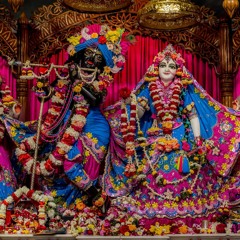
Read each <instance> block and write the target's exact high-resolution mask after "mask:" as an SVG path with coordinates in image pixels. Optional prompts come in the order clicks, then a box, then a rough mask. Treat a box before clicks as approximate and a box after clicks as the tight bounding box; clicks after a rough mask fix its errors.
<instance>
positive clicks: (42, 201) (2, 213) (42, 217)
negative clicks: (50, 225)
mask: <svg viewBox="0 0 240 240" xmlns="http://www.w3.org/2000/svg"><path fill="white" fill-rule="evenodd" d="M23 195H26V196H27V197H28V198H29V199H30V200H34V201H36V202H37V203H38V221H39V224H40V226H39V229H40V230H42V229H46V227H45V223H46V221H47V215H46V211H45V210H46V209H45V207H46V204H47V203H48V202H49V201H50V200H51V197H50V196H46V195H44V194H41V193H38V192H37V191H34V190H30V189H29V188H27V187H26V186H23V187H22V188H19V189H17V190H16V191H15V192H13V193H12V194H11V195H10V196H8V197H7V198H6V199H5V200H3V201H2V202H1V204H0V230H3V229H4V226H5V220H6V210H7V207H8V206H9V205H10V204H12V203H16V202H18V201H19V200H20V198H21V197H22V196H23ZM49 203H50V202H49ZM50 206H51V204H50Z"/></svg>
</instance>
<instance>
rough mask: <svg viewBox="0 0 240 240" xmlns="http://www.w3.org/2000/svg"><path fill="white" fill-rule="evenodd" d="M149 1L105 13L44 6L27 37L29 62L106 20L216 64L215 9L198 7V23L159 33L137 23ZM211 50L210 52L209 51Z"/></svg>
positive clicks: (60, 5) (59, 1)
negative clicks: (199, 12) (191, 26)
mask: <svg viewBox="0 0 240 240" xmlns="http://www.w3.org/2000/svg"><path fill="white" fill-rule="evenodd" d="M147 2H148V0H135V1H134V3H133V4H132V5H131V6H129V7H128V8H126V9H123V10H121V11H119V12H111V13H104V14H90V13H80V12H78V11H74V10H72V9H68V8H67V7H66V6H65V5H64V4H63V0H57V1H56V2H55V3H54V4H52V5H49V6H43V7H41V8H39V9H38V11H37V12H36V13H35V14H34V16H33V18H32V20H33V24H32V31H31V36H30V42H29V43H30V47H29V49H31V51H30V53H29V56H30V60H31V61H37V60H38V59H39V58H40V57H46V56H50V55H52V54H53V53H56V52H57V51H59V50H60V49H62V48H64V47H66V45H67V44H68V43H67V42H66V39H67V38H68V37H69V36H70V35H72V34H74V33H75V32H77V31H80V29H81V28H82V27H83V26H85V25H88V24H89V23H101V24H103V23H106V24H108V25H110V26H121V27H124V28H126V29H127V30H128V31H130V32H132V33H134V34H135V35H142V36H151V37H152V38H159V39H162V40H166V41H168V42H171V43H174V44H177V45H180V46H183V47H184V48H185V49H187V50H189V51H190V52H192V53H193V54H196V55H199V56H200V57H201V58H202V59H205V60H206V61H208V62H209V63H210V64H213V65H215V66H216V67H217V66H218V65H219V34H218V24H217V19H216V17H215V16H214V12H213V11H210V10H209V9H207V8H205V7H201V9H200V10H201V19H200V20H199V21H200V23H199V25H197V26H195V27H193V28H190V29H188V30H185V31H172V32H171V31H168V32H161V31H157V30H154V29H146V28H143V27H141V26H140V25H139V24H138V16H137V13H138V10H139V9H140V8H142V7H143V6H144V5H145V4H146V3H147ZM209 53H211V54H209Z"/></svg>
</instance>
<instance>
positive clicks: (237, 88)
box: [233, 66, 240, 99]
mask: <svg viewBox="0 0 240 240" xmlns="http://www.w3.org/2000/svg"><path fill="white" fill-rule="evenodd" d="M237 97H240V66H239V67H238V71H237V74H236V76H235V78H234V89H233V99H236V98H237Z"/></svg>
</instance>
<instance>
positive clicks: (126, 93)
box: [119, 87, 131, 99]
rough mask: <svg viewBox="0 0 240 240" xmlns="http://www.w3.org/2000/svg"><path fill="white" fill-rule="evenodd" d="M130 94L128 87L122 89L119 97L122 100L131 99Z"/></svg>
mask: <svg viewBox="0 0 240 240" xmlns="http://www.w3.org/2000/svg"><path fill="white" fill-rule="evenodd" d="M130 94H131V91H130V90H129V89H128V88H127V87H125V88H122V89H120V92H119V95H120V97H121V98H123V99H127V98H128V97H130Z"/></svg>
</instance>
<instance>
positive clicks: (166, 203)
mask: <svg viewBox="0 0 240 240" xmlns="http://www.w3.org/2000/svg"><path fill="white" fill-rule="evenodd" d="M192 79H193V76H192ZM148 84H149V83H148V82H144V79H143V80H142V81H140V83H139V84H138V86H137V87H136V89H135V90H134V92H135V94H136V97H137V99H138V98H139V97H142V96H144V97H145V98H147V99H148V103H149V104H150V110H149V111H146V112H145V114H144V115H143V117H142V118H141V119H140V127H141V131H143V134H144V136H145V137H146V138H148V139H150V138H152V137H149V136H148V132H147V131H148V129H149V128H150V127H151V126H152V123H153V119H152V114H155V113H156V110H155V109H154V107H153V106H152V100H151V96H150V93H149V89H148ZM191 102H194V106H195V108H196V111H197V115H198V117H199V121H200V129H201V137H202V138H204V139H205V141H206V142H208V144H209V146H208V149H205V151H206V154H205V157H204V160H203V159H202V161H200V162H194V161H195V160H194V159H195V158H194V156H195V154H196V153H194V151H195V149H194V148H193V145H191V143H192V142H193V141H194V136H193V131H192V129H191V128H189V126H186V124H185V121H184V119H183V118H182V116H181V113H180V112H179V116H178V117H177V118H176V124H175V125H176V127H175V128H174V129H173V133H172V136H173V137H174V138H176V139H178V142H179V144H180V151H178V150H177V151H171V152H161V151H158V149H157V148H156V145H154V144H155V142H156V141H157V139H158V137H153V138H152V139H151V140H150V141H149V142H150V143H151V144H150V145H149V146H148V147H147V148H146V149H145V150H144V149H141V148H139V147H138V148H137V155H135V157H134V159H133V163H134V164H136V165H137V166H138V168H141V171H140V172H138V169H137V172H136V174H135V175H134V176H130V177H129V176H126V174H125V167H126V165H127V164H128V160H127V158H126V156H125V143H124V142H123V138H122V135H121V129H120V126H121V119H120V116H121V101H119V102H117V103H116V104H115V105H112V106H109V107H108V108H106V111H105V116H106V117H107V119H108V121H109V124H110V126H111V138H110V146H109V152H108V155H107V159H106V165H105V172H104V175H103V177H102V185H103V188H104V190H105V191H106V192H107V194H108V195H109V196H110V197H112V198H113V200H112V206H113V207H114V206H115V207H116V206H117V207H119V208H120V209H128V211H129V213H130V215H131V214H135V213H136V214H138V215H140V216H141V217H142V218H146V219H148V220H149V219H155V218H156V217H157V218H162V219H164V218H165V217H167V218H176V219H177V218H181V219H182V218H185V219H187V218H188V220H186V221H190V222H191V224H193V222H194V220H193V219H195V218H196V219H198V220H199V221H200V222H201V220H202V219H204V218H210V216H211V214H213V213H215V212H216V208H217V207H220V206H222V205H223V204H224V203H225V202H231V201H232V200H234V196H233V194H232V191H233V192H234V190H237V189H239V186H240V181H239V169H240V168H239V162H237V159H238V155H239V140H240V139H239V138H240V113H239V112H235V111H234V110H233V109H229V108H227V107H225V106H223V105H222V104H220V103H219V102H218V101H216V100H214V99H213V98H212V97H211V96H210V95H209V94H208V93H207V92H206V91H205V90H204V89H203V88H202V87H201V86H200V84H199V83H198V82H197V81H196V80H195V79H193V83H192V84H190V85H188V86H187V89H186V92H185V94H184V98H183V102H182V103H181V104H182V105H183V107H186V106H187V105H188V104H190V103H191ZM159 127H161V126H159ZM186 131H188V136H189V139H188V143H189V145H190V149H189V150H188V151H186V150H185V149H184V147H183V142H182V140H183V136H184V133H185V132H186ZM144 151H146V152H147V153H148V156H149V159H147V157H145V156H146V154H145V153H144ZM189 152H192V156H190V155H189ZM180 156H183V164H184V161H185V160H186V161H189V162H190V166H195V167H192V168H191V167H190V168H191V170H190V171H189V172H187V173H183V172H179V171H178V169H177V168H176V161H177V160H178V159H179V157H180ZM191 163H192V165H191ZM152 167H153V169H152ZM233 168H234V170H233ZM142 173H144V175H145V176H143V177H142V176H140V175H141V174H142ZM156 176H162V179H164V183H163V182H161V183H160V184H159V182H158V181H157V180H156V179H157V178H156ZM123 211H124V210H123ZM189 217H190V220H189ZM146 221H147V220H146Z"/></svg>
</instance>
